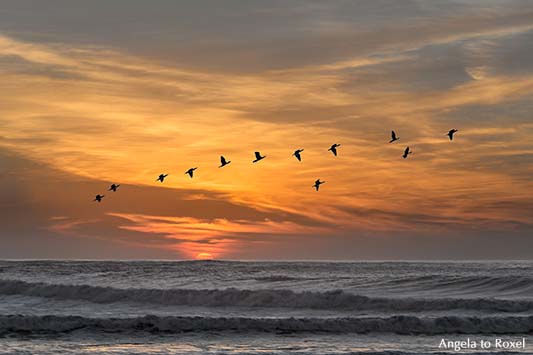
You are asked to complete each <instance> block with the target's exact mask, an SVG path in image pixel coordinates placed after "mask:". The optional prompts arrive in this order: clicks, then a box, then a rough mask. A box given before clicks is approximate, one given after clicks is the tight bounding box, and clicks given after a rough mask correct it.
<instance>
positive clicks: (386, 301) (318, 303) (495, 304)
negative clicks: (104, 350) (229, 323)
mask: <svg viewBox="0 0 533 355" xmlns="http://www.w3.org/2000/svg"><path fill="white" fill-rule="evenodd" d="M0 294H3V295H25V296H32V297H44V298H52V299H59V300H83V301H89V302H93V303H115V302H139V303H150V304H162V305H186V306H204V307H232V306H235V307H280V308H284V307H286V308H309V309H339V310H342V309H345V310H382V311H429V310H432V311H439V310H451V309H467V310H483V311H499V312H526V311H531V309H533V300H503V299H492V298H475V299H455V298H443V299H415V298H374V297H366V296H360V295H355V294H351V293H347V292H344V291H341V290H336V291H328V292H294V291H290V290H279V289H267V290H240V289H235V288H228V289H212V290H207V289H204V290H194V289H168V290H165V289H120V288H112V287H99V286H89V285H64V284H48V283H29V282H24V281H16V280H0Z"/></svg>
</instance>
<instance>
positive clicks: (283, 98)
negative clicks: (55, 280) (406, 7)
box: [0, 25, 533, 260]
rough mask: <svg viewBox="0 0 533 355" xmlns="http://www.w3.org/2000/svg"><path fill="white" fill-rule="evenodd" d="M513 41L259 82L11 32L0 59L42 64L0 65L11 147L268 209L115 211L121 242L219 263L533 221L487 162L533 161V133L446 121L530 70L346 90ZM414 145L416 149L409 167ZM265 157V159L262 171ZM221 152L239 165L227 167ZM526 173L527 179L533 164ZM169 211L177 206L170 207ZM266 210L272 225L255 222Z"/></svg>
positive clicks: (58, 163) (512, 185) (519, 127)
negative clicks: (268, 252)
mask: <svg viewBox="0 0 533 355" xmlns="http://www.w3.org/2000/svg"><path fill="white" fill-rule="evenodd" d="M528 26H529V25H528ZM520 29H522V30H524V28H522V27H520ZM526 29H530V27H527V28H526ZM511 30H517V29H509V28H506V29H499V28H496V29H484V30H482V31H473V32H469V33H466V34H462V33H452V34H450V35H442V36H438V38H434V39H433V40H432V39H427V40H425V41H422V40H420V41H414V42H409V43H408V45H406V48H404V50H395V49H394V47H392V48H391V49H390V50H389V51H385V52H386V53H387V55H383V56H381V57H379V58H377V59H376V57H372V58H369V57H354V58H342V59H336V60H332V61H331V62H330V63H325V64H322V65H306V66H301V67H297V68H289V69H285V70H277V71H264V72H257V73H225V72H209V71H201V70H198V69H194V70H193V69H190V68H181V67H171V66H166V65H164V64H161V63H159V62H157V61H155V60H153V61H151V60H148V59H142V58H139V57H135V56H132V55H129V54H126V53H122V52H120V51H118V50H113V51H112V50H109V49H108V48H103V47H95V46H92V47H83V46H80V47H79V48H72V47H71V46H66V45H61V44H54V45H46V44H34V43H29V42H24V41H21V40H16V39H13V38H10V37H7V36H5V35H0V56H10V57H16V58H18V59H20V60H23V61H25V62H29V63H31V64H32V66H33V67H34V68H36V70H35V71H34V72H29V71H24V70H17V68H9V67H8V66H4V67H3V68H2V69H1V74H2V80H1V81H0V90H2V93H3V94H2V95H3V98H2V101H3V103H2V105H0V117H1V118H0V120H1V123H2V133H1V134H2V137H1V139H0V147H2V148H5V149H8V150H11V151H14V152H17V153H19V154H21V155H23V156H24V157H27V158H29V159H31V160H33V161H37V162H43V163H46V164H49V165H51V166H52V167H53V168H55V169H57V170H58V171H63V172H68V173H73V174H75V175H79V176H83V177H89V178H94V179H99V180H106V181H114V182H119V183H121V184H124V185H125V184H130V185H136V186H154V187H155V186H158V187H168V188H171V189H173V190H175V191H191V192H190V194H189V195H187V196H186V197H184V198H183V201H176V202H175V203H176V204H178V203H187V200H189V201H202V200H209V199H215V198H217V199H222V200H224V201H227V202H228V203H231V204H234V205H236V206H246V207H248V208H250V209H252V210H254V211H256V212H257V216H251V217H250V216H248V217H246V218H235V219H231V220H229V219H226V218H223V217H217V216H215V217H210V218H195V217H190V216H186V215H177V216H169V215H163V213H153V214H151V213H144V214H141V213H128V212H127V211H124V210H116V211H106V212H105V213H106V216H108V217H112V218H117V219H118V220H119V221H120V223H121V224H120V227H119V228H120V229H121V230H122V231H129V232H135V233H144V234H146V235H157V236H162V238H164V239H165V240H170V241H175V244H170V245H167V246H166V247H167V248H175V249H176V250H180V251H181V252H182V253H183V254H184V255H186V256H188V257H190V258H196V259H202V260H203V259H212V258H213V255H216V256H217V257H224V255H227V254H228V253H230V252H231V251H232V250H235V249H236V248H239V247H240V246H242V243H244V240H245V239H246V237H247V236H256V235H262V236H264V238H263V239H262V240H260V241H258V240H253V241H246V242H247V243H249V244H252V245H259V244H261V245H271V244H272V243H274V241H273V240H272V239H271V238H272V237H282V236H302V235H307V234H313V235H319V236H327V235H328V234H331V233H335V232H342V233H347V232H353V233H356V234H357V233H359V232H367V231H379V232H387V231H394V232H395V231H412V230H414V229H416V230H417V231H419V232H424V231H426V230H430V229H431V230H435V229H440V228H447V226H450V225H453V226H454V228H455V227H458V226H460V227H464V228H471V229H475V228H482V227H486V226H490V227H494V226H501V225H512V226H515V225H520V224H524V223H528V221H529V217H530V216H528V214H527V213H525V212H523V211H522V212H521V210H520V209H518V210H517V209H516V208H507V209H505V208H497V207H495V206H496V205H497V203H498V202H501V201H506V202H508V203H510V204H513V203H515V202H517V201H522V200H524V199H530V198H532V197H533V189H531V187H532V185H531V182H530V181H528V180H527V179H524V178H523V176H522V175H520V177H518V178H517V177H516V176H514V175H512V174H511V173H510V172H509V170H506V169H501V168H500V167H499V166H493V165H492V160H493V159H495V158H509V159H512V158H513V157H515V156H520V155H531V154H533V148H532V146H531V144H530V139H531V138H530V136H531V132H532V130H533V123H531V121H530V122H526V123H524V122H523V121H519V122H516V123H514V124H512V125H509V124H508V121H509V120H511V119H512V117H505V116H502V117H501V118H499V119H495V120H494V121H493V122H490V125H488V124H485V123H484V121H483V120H479V117H478V119H476V120H471V119H470V118H469V117H465V119H464V120H455V121H453V123H451V122H448V121H446V118H443V117H447V118H448V119H449V118H450V117H452V116H453V112H454V110H460V109H463V108H468V107H471V106H476V105H477V106H490V105H499V104H505V103H516V102H520V101H521V100H528V99H531V93H532V92H533V75H532V74H529V75H523V76H520V77H517V76H512V75H507V74H501V73H499V74H491V72H490V70H489V69H490V68H487V67H486V66H471V67H466V68H465V76H468V77H469V78H470V79H471V80H465V81H464V82H460V83H457V84H456V85H453V86H452V87H450V88H447V89H441V88H439V87H432V88H429V89H425V90H413V89H412V88H411V87H410V86H409V84H410V83H409V82H407V81H406V82H404V83H397V84H394V85H393V84H387V83H386V82H385V83H383V85H382V86H373V87H372V90H369V89H367V88H366V85H367V84H368V83H366V82H362V83H358V82H357V81H356V80H355V83H348V82H347V81H348V80H347V76H348V74H347V71H349V70H356V69H357V70H361V72H357V73H361V74H364V73H365V69H367V70H371V69H372V68H373V67H374V66H380V65H395V64H397V63H398V62H401V61H405V60H409V59H410V58H412V54H411V53H410V52H409V51H408V50H407V49H409V50H414V49H416V48H418V46H420V45H424V44H431V43H433V44H435V43H441V44H442V43H448V42H452V41H457V40H460V39H465V38H477V37H480V36H487V35H493V36H501V35H505V34H508V33H510V31H511ZM361 76H362V77H363V75H361ZM361 80H362V79H361ZM481 118H482V119H483V118H484V117H483V116H482V115H481ZM480 122H481V124H480ZM456 125H457V128H459V132H458V134H457V135H456V141H454V142H449V141H448V140H447V138H446V137H445V133H446V132H447V130H448V129H450V128H454V127H455V126H456ZM391 129H395V130H396V131H397V133H398V134H399V136H400V141H399V142H397V143H394V144H388V143H387V141H388V139H389V132H390V130H391ZM504 134H505V136H502V135H504ZM332 143H341V147H340V149H339V156H338V157H333V156H332V155H331V154H330V153H329V152H328V151H327V148H328V147H329V146H330V145H331V144H332ZM406 145H409V146H410V147H411V149H412V150H413V152H414V153H413V155H412V156H410V157H409V159H407V160H403V159H401V154H402V151H403V149H404V147H405V146H406ZM297 148H304V149H305V150H304V152H303V154H302V157H303V161H302V162H298V161H296V160H295V159H294V157H292V156H291V154H292V152H293V151H294V150H295V149H297ZM256 150H259V151H261V153H263V154H265V155H266V156H267V158H266V159H265V160H263V161H261V162H260V163H258V164H252V163H251V161H252V160H253V152H254V151H256ZM220 155H224V156H226V157H227V158H228V159H229V160H231V161H232V163H231V164H230V165H229V166H227V167H224V168H223V169H220V168H218V165H219V156H220ZM190 167H198V169H197V170H196V171H195V173H194V174H195V176H194V178H193V179H190V178H189V177H188V176H186V175H184V172H185V171H186V170H187V169H188V168H190ZM521 169H523V170H521V171H520V174H524V172H527V171H529V172H531V167H530V166H524V167H522V168H521ZM160 173H167V174H169V177H168V179H167V180H166V181H165V183H164V184H160V183H157V182H155V178H156V177H157V176H158V175H159V174H160ZM517 174H518V173H517ZM317 178H321V179H322V180H325V181H326V184H325V185H323V186H322V187H321V190H320V192H318V193H317V192H315V191H314V190H313V189H312V188H311V185H312V184H313V182H314V180H315V179H317ZM123 189H124V188H122V190H123ZM122 190H121V191H120V193H126V191H122ZM119 196H120V194H119V193H117V195H116V196H113V198H115V197H116V198H119ZM108 200H109V197H107V199H106V200H104V202H107V201H108ZM139 203H141V202H139ZM104 206H105V205H104ZM166 207H167V210H168V211H171V210H172V205H170V203H167V206H166ZM234 208H236V207H234ZM206 212H210V213H211V214H212V215H215V214H216V213H222V212H224V211H220V210H216V209H215V208H214V207H213V208H211V209H210V210H209V211H206ZM105 213H103V215H104V214H105ZM260 213H272V214H274V215H275V216H276V217H277V219H276V220H270V219H260V218H259V217H258V216H259V215H260ZM71 217H72V216H71ZM91 221H92V220H91ZM83 223H87V221H78V220H71V219H65V220H63V219H56V220H53V224H52V227H50V229H52V230H54V231H55V232H57V233H67V232H68V231H72V230H74V229H76V228H79V226H80V225H83ZM206 245H208V247H206ZM206 248H207V250H208V251H205V250H206Z"/></svg>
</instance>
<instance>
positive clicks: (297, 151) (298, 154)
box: [292, 149, 304, 161]
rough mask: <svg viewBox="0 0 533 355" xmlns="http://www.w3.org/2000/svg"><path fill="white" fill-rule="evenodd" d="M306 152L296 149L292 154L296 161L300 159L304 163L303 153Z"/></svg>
mask: <svg viewBox="0 0 533 355" xmlns="http://www.w3.org/2000/svg"><path fill="white" fill-rule="evenodd" d="M303 151H304V150H303V149H296V150H295V151H294V153H292V155H294V156H295V157H296V159H298V161H302V155H301V153H302V152H303Z"/></svg>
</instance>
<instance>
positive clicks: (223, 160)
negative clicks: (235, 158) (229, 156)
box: [220, 155, 227, 165]
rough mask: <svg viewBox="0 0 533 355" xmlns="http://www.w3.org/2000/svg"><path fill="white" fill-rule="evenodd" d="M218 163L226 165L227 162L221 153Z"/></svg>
mask: <svg viewBox="0 0 533 355" xmlns="http://www.w3.org/2000/svg"><path fill="white" fill-rule="evenodd" d="M220 163H221V164H222V165H226V164H227V162H226V159H225V158H224V157H223V156H222V155H221V156H220Z"/></svg>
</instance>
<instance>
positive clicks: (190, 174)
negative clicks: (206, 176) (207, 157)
mask: <svg viewBox="0 0 533 355" xmlns="http://www.w3.org/2000/svg"><path fill="white" fill-rule="evenodd" d="M196 169H198V168H190V169H189V170H187V171H186V172H185V174H189V176H190V177H191V179H192V176H193V173H194V171H195V170H196Z"/></svg>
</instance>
